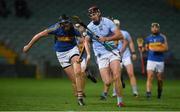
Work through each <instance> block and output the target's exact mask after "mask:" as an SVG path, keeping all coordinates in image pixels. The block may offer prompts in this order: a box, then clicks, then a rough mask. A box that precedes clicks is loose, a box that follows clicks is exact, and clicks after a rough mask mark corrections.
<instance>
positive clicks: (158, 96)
mask: <svg viewBox="0 0 180 112" xmlns="http://www.w3.org/2000/svg"><path fill="white" fill-rule="evenodd" d="M161 94H162V89H158V95H157V98H158V99H161Z"/></svg>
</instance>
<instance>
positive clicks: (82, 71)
mask: <svg viewBox="0 0 180 112" xmlns="http://www.w3.org/2000/svg"><path fill="white" fill-rule="evenodd" d="M85 70H86V63H85V59H83V60H82V62H81V73H82V89H83V96H84V97H85V92H84V89H85V83H86V81H85V76H86V73H85Z"/></svg>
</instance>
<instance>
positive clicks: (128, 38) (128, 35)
mask: <svg viewBox="0 0 180 112" xmlns="http://www.w3.org/2000/svg"><path fill="white" fill-rule="evenodd" d="M124 38H125V39H126V40H128V42H130V41H131V35H130V34H129V33H128V32H127V31H126V32H125V36H124Z"/></svg>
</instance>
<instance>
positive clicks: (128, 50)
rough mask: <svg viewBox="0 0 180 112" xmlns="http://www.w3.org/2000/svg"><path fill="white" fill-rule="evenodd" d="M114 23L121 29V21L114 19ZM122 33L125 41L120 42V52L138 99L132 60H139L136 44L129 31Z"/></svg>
mask: <svg viewBox="0 0 180 112" xmlns="http://www.w3.org/2000/svg"><path fill="white" fill-rule="evenodd" d="M113 22H114V23H115V24H116V26H117V28H119V29H120V21H119V20H117V19H114V20H113ZM121 33H122V34H123V36H124V40H119V42H118V50H119V51H120V53H121V55H122V62H121V63H122V65H123V66H125V68H126V71H127V73H128V76H129V78H130V84H131V86H132V92H133V95H134V96H135V97H137V96H138V91H137V84H136V77H135V75H134V68H133V63H132V60H136V58H137V56H136V53H135V48H134V42H133V40H132V38H131V36H130V34H129V33H128V32H127V31H125V30H121ZM131 57H132V59H131ZM112 96H116V93H115V91H114V92H113V95H112Z"/></svg>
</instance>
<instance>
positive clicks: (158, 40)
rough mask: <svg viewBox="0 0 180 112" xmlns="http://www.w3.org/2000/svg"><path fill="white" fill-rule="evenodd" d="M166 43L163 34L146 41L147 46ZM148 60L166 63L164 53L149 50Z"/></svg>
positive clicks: (149, 37)
mask: <svg viewBox="0 0 180 112" xmlns="http://www.w3.org/2000/svg"><path fill="white" fill-rule="evenodd" d="M164 43H165V38H164V35H162V34H158V35H150V36H148V37H147V38H146V39H145V44H148V45H151V44H164ZM148 60H151V61H158V62H162V61H164V53H163V52H155V51H151V50H149V51H148Z"/></svg>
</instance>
